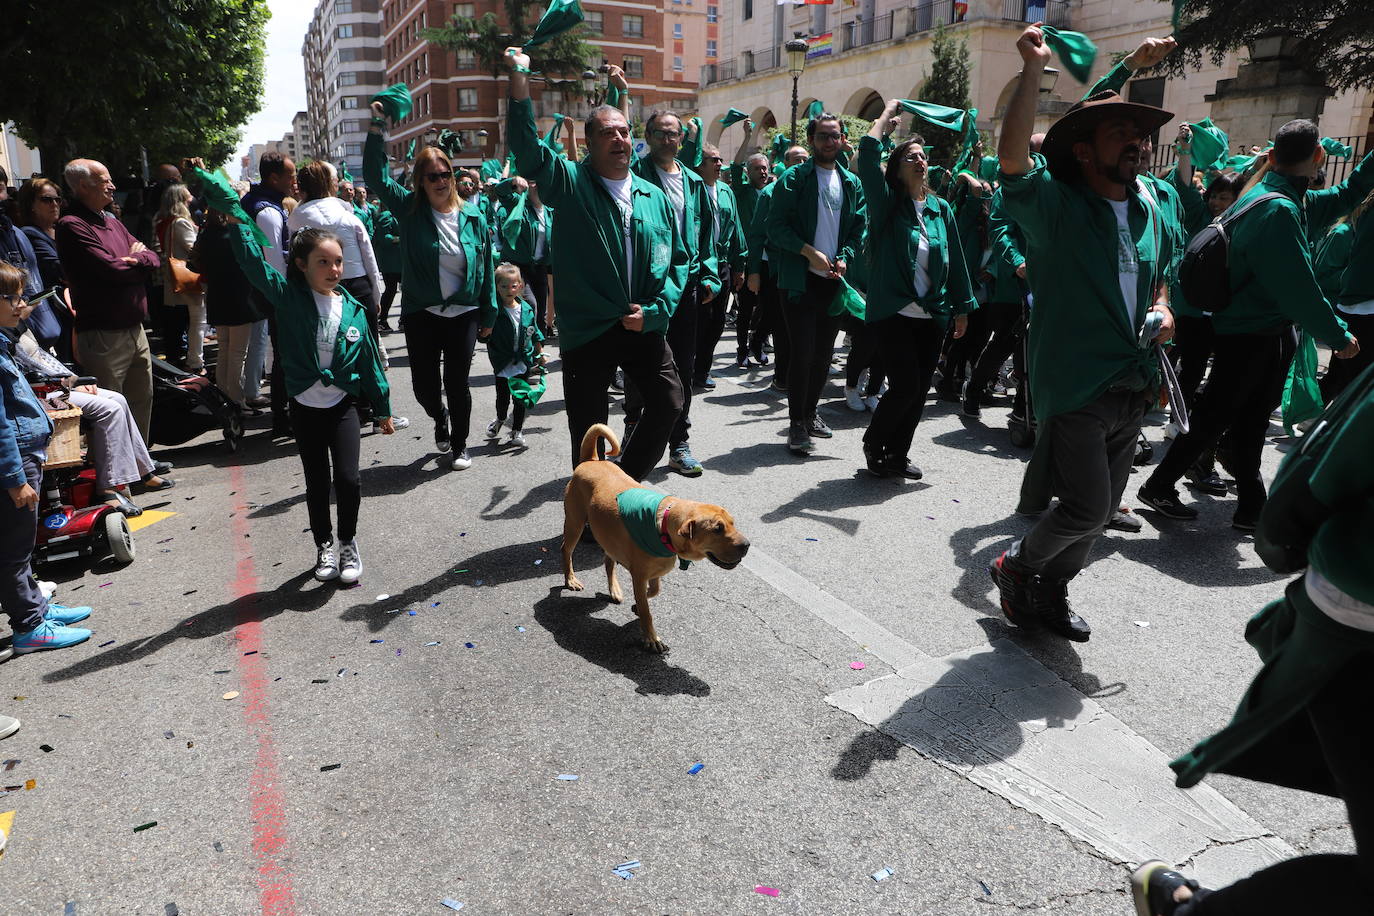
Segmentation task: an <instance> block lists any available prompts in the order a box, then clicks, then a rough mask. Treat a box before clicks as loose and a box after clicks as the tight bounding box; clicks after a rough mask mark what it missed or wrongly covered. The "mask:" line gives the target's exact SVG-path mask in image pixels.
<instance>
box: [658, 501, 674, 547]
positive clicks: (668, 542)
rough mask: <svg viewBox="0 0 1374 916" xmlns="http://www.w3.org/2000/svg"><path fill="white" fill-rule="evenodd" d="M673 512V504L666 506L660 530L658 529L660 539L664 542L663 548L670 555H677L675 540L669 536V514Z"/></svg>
mask: <svg viewBox="0 0 1374 916" xmlns="http://www.w3.org/2000/svg"><path fill="white" fill-rule="evenodd" d="M672 511H673V504H672V503H668V505H666V506H664V508H663V521H662V522H661V523H660V524H659V528H658V539H659V540H660V541H662V542H663V546H664V547H665V548H666V549H667V550H668V551H669V552H670V553H677V548H676V547H674V546H673V539H672V538H671V537H669V535H668V513H669V512H672Z"/></svg>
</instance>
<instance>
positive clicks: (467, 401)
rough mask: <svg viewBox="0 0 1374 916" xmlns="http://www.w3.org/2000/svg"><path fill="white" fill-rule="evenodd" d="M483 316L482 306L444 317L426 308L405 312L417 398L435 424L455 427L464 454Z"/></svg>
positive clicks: (456, 446)
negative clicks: (474, 356) (470, 379)
mask: <svg viewBox="0 0 1374 916" xmlns="http://www.w3.org/2000/svg"><path fill="white" fill-rule="evenodd" d="M479 316H480V310H479V309H473V310H472V311H470V312H464V313H463V314H462V315H458V316H456V317H453V318H441V317H440V316H438V315H436V314H434V313H433V312H428V311H425V310H423V309H422V310H420V311H418V312H411V313H410V314H409V315H407V316H405V322H406V324H405V334H406V349H407V351H408V352H409V354H410V384H411V388H412V389H413V390H414V392H415V400H417V401H419V402H420V406H421V407H423V408H424V411H425V414H426V415H428V416H429V418H430V419H431V420H433V421H434V424H435V426H437V427H440V428H441V429H450V430H451V433H452V437H453V450H454V452H461V451H462V450H463V449H465V448H466V447H467V442H468V423H469V422H470V421H471V419H472V389H471V388H469V387H468V374H469V373H470V372H471V371H472V353H473V351H474V350H475V349H476V348H477V323H478V321H479V320H480V317H479ZM441 368H442V377H443V384H442V387H441V385H440V375H441ZM445 400H447V402H448V407H447V408H445V407H444V402H445ZM450 412H452V419H451V420H450V417H449V414H450ZM450 422H451V423H452V426H451V427H449V423H450Z"/></svg>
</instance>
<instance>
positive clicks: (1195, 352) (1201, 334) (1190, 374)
mask: <svg viewBox="0 0 1374 916" xmlns="http://www.w3.org/2000/svg"><path fill="white" fill-rule="evenodd" d="M1216 336H1217V332H1216V331H1215V330H1214V329H1213V328H1212V319H1210V318H1208V317H1206V316H1203V317H1198V316H1196V315H1175V316H1174V355H1175V358H1176V359H1175V362H1176V365H1177V366H1178V386H1179V387H1180V388H1182V389H1183V402H1184V404H1186V405H1187V407H1188V410H1189V411H1191V410H1193V408H1194V407H1195V406H1196V405H1197V395H1198V391H1199V390H1201V388H1202V377H1203V376H1204V375H1206V374H1207V362H1208V360H1210V359H1211V358H1212V345H1213V342H1214V341H1215V340H1216Z"/></svg>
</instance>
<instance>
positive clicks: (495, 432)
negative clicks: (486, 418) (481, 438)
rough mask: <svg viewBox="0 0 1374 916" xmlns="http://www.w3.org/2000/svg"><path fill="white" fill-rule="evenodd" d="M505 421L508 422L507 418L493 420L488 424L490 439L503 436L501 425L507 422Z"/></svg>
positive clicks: (488, 436)
mask: <svg viewBox="0 0 1374 916" xmlns="http://www.w3.org/2000/svg"><path fill="white" fill-rule="evenodd" d="M505 422H506V421H505V420H492V421H491V422H490V423H488V424H487V438H488V439H500V438H501V425H502V424H503V423H505Z"/></svg>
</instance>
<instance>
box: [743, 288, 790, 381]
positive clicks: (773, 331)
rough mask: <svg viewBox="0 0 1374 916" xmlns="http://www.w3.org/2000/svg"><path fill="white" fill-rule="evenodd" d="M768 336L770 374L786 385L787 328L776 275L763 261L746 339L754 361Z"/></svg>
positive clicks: (788, 357) (788, 351) (761, 352)
mask: <svg viewBox="0 0 1374 916" xmlns="http://www.w3.org/2000/svg"><path fill="white" fill-rule="evenodd" d="M769 337H772V338H773V376H774V378H780V379H782V380H783V383H784V384H786V383H787V372H788V370H789V368H790V367H791V362H792V360H791V354H792V345H791V341H789V340H788V339H787V327H786V325H785V324H784V323H783V318H782V291H781V290H779V289H778V277H777V275H776V274H775V273H773V269H772V268H771V267H770V266H769V265H768V262H767V261H764V262H763V278H762V283H761V285H760V286H759V300H758V304H757V305H756V306H755V309H754V327H753V330H752V331H751V332H750V338H749V352H751V353H753V354H754V359H755V360H758V359H759V357H760V356H762V355H763V348H764V347H765V346H766V345H767V344H768V338H769Z"/></svg>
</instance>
